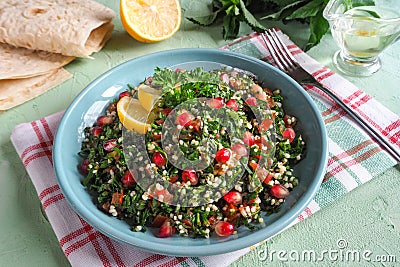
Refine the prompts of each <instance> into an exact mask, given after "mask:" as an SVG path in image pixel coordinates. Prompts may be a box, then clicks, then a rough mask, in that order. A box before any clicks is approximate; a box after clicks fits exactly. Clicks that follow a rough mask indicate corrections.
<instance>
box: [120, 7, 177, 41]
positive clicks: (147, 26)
mask: <svg viewBox="0 0 400 267" xmlns="http://www.w3.org/2000/svg"><path fill="white" fill-rule="evenodd" d="M120 16H121V21H122V25H123V26H124V28H125V30H126V31H127V32H128V33H129V35H131V36H132V37H133V38H135V39H136V40H138V41H140V42H145V43H154V42H159V41H163V40H166V39H168V38H170V37H171V36H172V35H174V33H176V32H177V31H178V30H179V27H180V25H181V22H182V18H181V16H182V15H181V5H180V3H179V0H120Z"/></svg>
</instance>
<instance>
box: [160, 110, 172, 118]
mask: <svg viewBox="0 0 400 267" xmlns="http://www.w3.org/2000/svg"><path fill="white" fill-rule="evenodd" d="M171 111H172V108H164V109H162V110H161V113H162V114H164V115H166V116H168V114H169V113H171Z"/></svg>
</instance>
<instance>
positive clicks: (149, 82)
mask: <svg viewBox="0 0 400 267" xmlns="http://www.w3.org/2000/svg"><path fill="white" fill-rule="evenodd" d="M152 82H153V77H147V78H146V80H145V81H144V83H145V84H151V83H152Z"/></svg>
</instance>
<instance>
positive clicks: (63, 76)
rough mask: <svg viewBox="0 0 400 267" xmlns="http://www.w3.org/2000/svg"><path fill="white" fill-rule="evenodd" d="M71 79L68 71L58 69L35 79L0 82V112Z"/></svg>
mask: <svg viewBox="0 0 400 267" xmlns="http://www.w3.org/2000/svg"><path fill="white" fill-rule="evenodd" d="M71 77H72V75H71V74H70V73H69V72H68V71H66V70H64V69H63V68H60V69H56V70H54V71H52V72H49V73H47V74H44V75H39V76H35V77H30V78H25V79H13V80H0V111H5V110H7V109H10V108H13V107H15V106H17V105H20V104H22V103H24V102H26V101H28V100H31V99H33V98H35V97H37V96H39V95H41V94H43V93H44V92H46V91H48V90H50V89H51V88H53V87H55V86H57V85H59V84H61V83H63V82H64V81H66V80H68V79H69V78H71Z"/></svg>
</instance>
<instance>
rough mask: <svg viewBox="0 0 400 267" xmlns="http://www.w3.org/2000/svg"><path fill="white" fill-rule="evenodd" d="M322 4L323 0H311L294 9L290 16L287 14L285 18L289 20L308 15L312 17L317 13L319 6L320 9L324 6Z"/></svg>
mask: <svg viewBox="0 0 400 267" xmlns="http://www.w3.org/2000/svg"><path fill="white" fill-rule="evenodd" d="M322 4H323V0H314V1H311V2H309V3H308V4H306V5H304V6H302V7H300V8H299V9H297V10H295V11H294V12H293V13H292V14H291V15H290V16H287V17H286V19H287V20H291V19H305V18H308V17H314V16H316V15H317V14H318V12H319V11H320V10H321V8H322V9H323V8H324V6H323V5H322Z"/></svg>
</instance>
